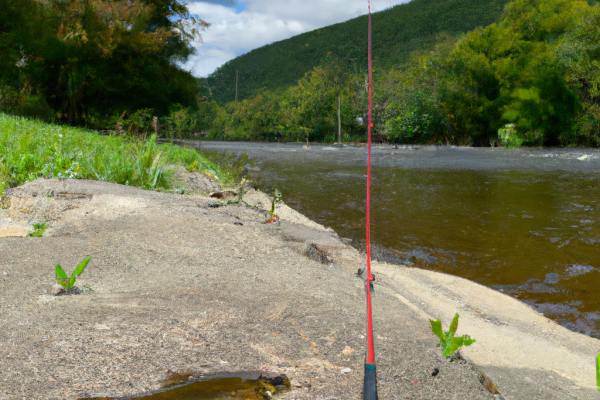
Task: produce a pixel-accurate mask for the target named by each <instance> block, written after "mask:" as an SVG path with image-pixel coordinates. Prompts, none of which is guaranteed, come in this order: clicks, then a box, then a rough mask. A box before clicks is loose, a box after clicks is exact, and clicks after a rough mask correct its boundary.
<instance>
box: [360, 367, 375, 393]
mask: <svg viewBox="0 0 600 400" xmlns="http://www.w3.org/2000/svg"><path fill="white" fill-rule="evenodd" d="M363 400H377V371H376V368H375V364H365V383H364V386H363Z"/></svg>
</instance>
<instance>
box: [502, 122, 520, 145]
mask: <svg viewBox="0 0 600 400" xmlns="http://www.w3.org/2000/svg"><path fill="white" fill-rule="evenodd" d="M498 140H500V144H501V145H502V146H505V147H508V148H509V149H514V148H517V147H521V145H522V144H523V139H521V138H520V137H519V136H518V135H517V131H516V129H515V124H506V125H504V127H502V128H500V129H498Z"/></svg>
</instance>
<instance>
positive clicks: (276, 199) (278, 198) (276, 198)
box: [269, 189, 282, 217]
mask: <svg viewBox="0 0 600 400" xmlns="http://www.w3.org/2000/svg"><path fill="white" fill-rule="evenodd" d="M281 197H282V196H281V192H280V191H279V189H275V196H274V197H273V202H272V203H271V211H269V214H271V216H272V217H277V215H275V206H276V205H277V204H278V203H281V201H282V199H281Z"/></svg>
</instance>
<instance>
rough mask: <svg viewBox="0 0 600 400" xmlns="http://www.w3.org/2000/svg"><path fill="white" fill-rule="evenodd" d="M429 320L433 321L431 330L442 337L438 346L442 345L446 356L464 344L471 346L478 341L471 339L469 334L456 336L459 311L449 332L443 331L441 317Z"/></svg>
mask: <svg viewBox="0 0 600 400" xmlns="http://www.w3.org/2000/svg"><path fill="white" fill-rule="evenodd" d="M429 322H430V323H431V331H432V332H433V333H434V334H435V335H436V336H437V337H438V338H439V339H440V342H439V343H438V344H437V346H438V347H440V346H441V347H442V350H443V353H442V355H443V356H444V357H446V358H449V357H450V356H451V355H452V354H454V353H455V352H456V351H457V350H458V349H460V348H461V347H462V346H470V345H472V344H473V343H475V342H476V340H474V339H471V337H470V336H469V335H463V336H459V337H454V335H455V334H456V330H457V329H458V313H456V314H455V315H454V319H453V320H452V323H451V324H450V330H449V331H448V332H443V331H442V321H440V320H439V319H438V320H437V321H433V320H431V319H430V320H429Z"/></svg>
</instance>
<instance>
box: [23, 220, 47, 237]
mask: <svg viewBox="0 0 600 400" xmlns="http://www.w3.org/2000/svg"><path fill="white" fill-rule="evenodd" d="M33 229H35V231H33V232H29V233H28V234H27V236H31V237H42V236H44V232H45V231H46V229H48V225H46V223H45V222H40V223H39V224H33Z"/></svg>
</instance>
